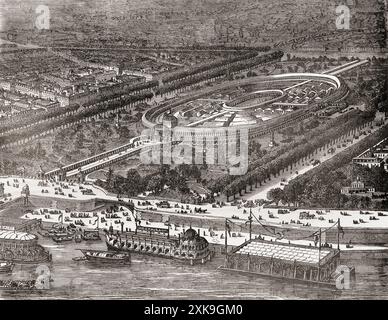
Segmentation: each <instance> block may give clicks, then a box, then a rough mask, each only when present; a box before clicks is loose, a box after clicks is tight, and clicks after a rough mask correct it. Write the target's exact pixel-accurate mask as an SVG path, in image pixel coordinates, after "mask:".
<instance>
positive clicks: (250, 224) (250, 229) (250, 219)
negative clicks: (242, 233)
mask: <svg viewBox="0 0 388 320" xmlns="http://www.w3.org/2000/svg"><path fill="white" fill-rule="evenodd" d="M249 240H252V208H251V210H250V213H249Z"/></svg>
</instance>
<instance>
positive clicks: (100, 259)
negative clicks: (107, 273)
mask: <svg viewBox="0 0 388 320" xmlns="http://www.w3.org/2000/svg"><path fill="white" fill-rule="evenodd" d="M80 251H81V252H82V254H83V255H84V257H85V259H86V260H87V261H89V262H93V263H97V264H130V263H131V256H130V254H129V252H122V253H121V252H117V251H103V250H89V249H80Z"/></svg>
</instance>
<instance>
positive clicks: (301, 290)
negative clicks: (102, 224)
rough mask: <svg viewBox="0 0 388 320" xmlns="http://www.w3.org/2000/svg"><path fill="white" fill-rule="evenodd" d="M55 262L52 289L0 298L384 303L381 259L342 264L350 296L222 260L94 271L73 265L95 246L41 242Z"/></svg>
mask: <svg viewBox="0 0 388 320" xmlns="http://www.w3.org/2000/svg"><path fill="white" fill-rule="evenodd" d="M39 241H40V242H41V244H42V245H44V246H45V247H46V248H47V249H48V250H50V252H51V253H52V256H53V262H52V263H50V264H48V267H49V268H50V272H51V277H52V279H53V281H52V282H51V285H50V289H48V290H45V291H43V292H40V293H5V292H3V293H1V292H0V295H1V296H0V297H1V298H2V299H110V298H111V299H113V298H115V299H174V300H175V299H374V298H381V299H386V298H388V290H387V286H388V266H387V261H388V255H387V258H384V259H381V258H380V259H371V260H369V261H360V260H357V261H356V260H355V261H344V262H345V264H351V265H354V266H355V267H356V283H355V286H354V288H352V289H349V290H341V291H340V290H332V289H325V288H317V287H314V286H308V285H305V284H294V283H290V282H283V281H280V280H275V279H268V278H261V277H255V276H246V275H240V274H234V273H233V274H232V273H227V272H223V271H218V270H217V267H218V266H220V265H221V264H222V263H223V258H222V257H215V258H214V259H213V260H212V261H211V262H209V263H207V264H205V265H197V266H190V265H185V264H182V263H180V262H178V261H174V260H170V259H163V258H155V257H148V256H144V255H132V263H131V265H128V266H117V267H112V266H104V267H101V266H98V267H97V266H94V265H93V264H90V263H87V262H84V261H83V262H75V261H73V260H72V258H73V257H77V256H82V253H81V252H80V251H78V250H77V249H78V248H93V249H106V247H105V244H104V243H103V242H102V241H101V242H98V243H86V242H82V243H80V244H76V243H67V244H65V245H57V244H55V243H54V242H52V241H51V240H50V239H40V240H39ZM35 269H36V266H34V267H33V266H20V265H18V266H15V269H14V271H13V274H12V275H8V276H4V275H3V276H0V277H1V278H2V279H10V278H12V279H34V278H36V275H34V273H35Z"/></svg>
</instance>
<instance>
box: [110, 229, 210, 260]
mask: <svg viewBox="0 0 388 320" xmlns="http://www.w3.org/2000/svg"><path fill="white" fill-rule="evenodd" d="M106 245H107V248H108V250H112V251H118V252H131V253H136V254H144V255H150V256H156V257H161V258H169V259H174V260H179V261H182V262H187V263H189V264H190V265H194V264H204V263H206V262H207V261H209V260H210V259H211V257H212V255H213V252H212V251H211V250H210V248H209V243H208V241H207V240H206V239H205V238H204V237H201V236H200V235H199V232H196V231H195V230H194V229H192V228H189V229H188V230H186V231H185V232H184V233H183V235H182V236H181V235H179V237H170V235H169V229H166V228H155V227H148V226H137V228H136V232H135V233H133V232H132V233H131V232H127V233H125V234H121V235H120V234H118V233H117V234H113V230H110V232H106Z"/></svg>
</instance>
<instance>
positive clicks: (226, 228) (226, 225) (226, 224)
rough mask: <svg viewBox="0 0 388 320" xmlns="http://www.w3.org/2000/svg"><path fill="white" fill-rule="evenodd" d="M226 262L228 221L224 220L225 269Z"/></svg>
mask: <svg viewBox="0 0 388 320" xmlns="http://www.w3.org/2000/svg"><path fill="white" fill-rule="evenodd" d="M227 260H228V219H225V267H226V262H227Z"/></svg>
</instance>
